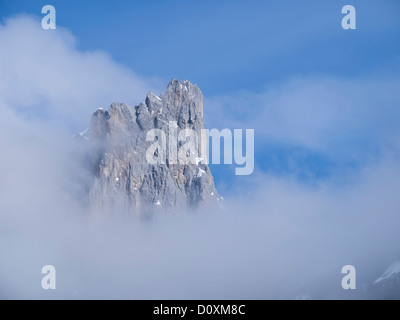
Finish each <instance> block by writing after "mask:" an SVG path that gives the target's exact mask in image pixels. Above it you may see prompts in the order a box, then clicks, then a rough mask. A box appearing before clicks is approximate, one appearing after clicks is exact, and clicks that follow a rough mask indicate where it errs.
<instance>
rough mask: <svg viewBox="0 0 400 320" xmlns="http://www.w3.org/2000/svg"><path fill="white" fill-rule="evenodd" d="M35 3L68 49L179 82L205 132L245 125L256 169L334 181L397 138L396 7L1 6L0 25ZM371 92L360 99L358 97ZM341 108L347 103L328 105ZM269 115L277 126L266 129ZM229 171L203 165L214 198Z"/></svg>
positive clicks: (369, 3) (383, 3) (399, 44)
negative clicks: (191, 92)
mask: <svg viewBox="0 0 400 320" xmlns="http://www.w3.org/2000/svg"><path fill="white" fill-rule="evenodd" d="M45 4H52V5H54V6H55V7H56V10H57V26H59V27H63V28H66V29H68V30H70V32H71V33H72V35H73V36H74V37H75V39H76V41H77V44H76V50H77V51H79V52H92V51H96V50H101V51H103V52H106V53H108V54H109V56H110V57H111V59H112V60H113V61H114V62H116V63H118V64H120V65H122V66H124V67H125V68H127V69H129V70H133V71H134V72H135V74H136V75H137V76H138V77H143V78H146V79H157V83H158V84H160V83H162V84H165V85H166V83H167V82H168V81H169V80H170V79H171V78H179V79H182V80H183V79H189V80H191V81H192V82H194V83H197V84H198V85H199V86H200V88H201V89H202V91H203V93H204V95H205V102H206V103H205V116H206V125H207V126H208V127H217V128H220V129H222V128H224V127H231V128H233V127H238V128H243V129H245V128H255V130H256V168H257V170H260V171H261V172H266V173H270V174H275V175H296V176H297V177H298V178H300V179H301V180H303V181H310V182H313V181H314V182H315V180H319V179H326V178H329V177H332V176H340V175H341V174H343V173H344V172H348V170H354V169H357V168H358V169H359V168H362V167H363V166H364V165H366V164H368V163H371V162H373V161H375V160H376V159H377V158H379V157H382V156H383V154H384V150H386V149H387V148H389V149H390V143H391V142H390V141H388V140H390V137H393V136H396V135H397V133H398V125H397V123H393V119H396V117H397V116H398V115H399V111H398V105H399V104H398V103H399V96H398V95H397V94H396V89H395V88H396V84H397V80H398V77H397V75H398V74H399V73H398V71H399V70H398V69H399V67H398V66H399V61H400V59H399V58H400V57H399V53H400V41H399V40H400V19H399V18H398V17H399V14H400V2H399V1H397V0H380V1H377V0H363V1H359V0H352V1H347V0H346V1H341V0H340V1H339V0H333V1H201V2H200V1H188V0H186V1H181V0H179V1H115V2H111V1H84V2H82V1H75V0H71V1H59V0H53V1H51V2H48V1H32V0H26V1H5V0H1V1H0V17H1V18H2V19H3V21H4V19H5V18H8V17H10V16H13V15H15V14H20V13H28V14H31V15H35V16H37V18H38V19H40V18H41V17H42V16H43V15H42V14H41V8H42V6H43V5H45ZM346 4H352V5H354V6H355V7H356V9H357V30H348V31H345V30H343V29H342V28H341V19H342V17H343V15H342V13H341V8H342V7H343V6H344V5H346ZM320 83H323V84H324V85H320V86H319V84H320ZM332 83H334V85H332V86H331V84H332ZM165 85H163V86H164V87H165ZM381 86H382V88H386V89H384V90H377V95H372V94H371V95H372V96H375V97H377V99H376V100H377V101H375V102H371V101H372V100H373V97H367V95H365V91H364V90H368V91H369V92H372V91H374V89H376V88H380V87H381ZM353 87H354V88H353ZM310 88H315V90H314V91H312V90H310ZM346 88H349V90H348V92H344V91H346ZM368 88H370V89H371V88H372V90H370V89H368ZM149 89H150V88H149ZM320 92H322V93H325V95H324V94H322V93H321V94H319V93H320ZM292 94H293V97H291V95H292ZM380 94H381V95H382V97H381V96H380ZM288 96H289V97H291V99H290V103H292V105H291V106H290V107H289V106H288V103H289V102H288V101H287V100H288V98H287V97H288ZM324 97H330V98H332V99H331V100H329V101H328V102H331V103H330V104H329V103H327V104H325V102H326V101H324ZM386 98H387V99H386ZM371 99H372V100H371ZM336 100H337V101H338V102H335V101H336ZM265 101H268V103H265V104H264V102H265ZM343 101H351V102H350V103H349V105H348V107H347V108H346V109H343V108H340V107H336V105H335V103H343ZM381 101H382V105H380V103H381ZM111 102H112V101H110V103H111ZM127 102H128V103H131V104H133V103H137V102H139V101H127ZM318 103H319V104H321V108H319V109H318V108H317V107H316V106H317V104H318ZM308 104H314V107H315V108H311V109H310V108H309V107H308ZM362 105H366V107H365V108H366V109H362V108H361V107H362ZM279 106H281V107H279ZM302 109H304V110H308V111H307V112H308V113H307V112H306V111H304V113H301V112H299V110H302ZM266 110H267V111H266ZM282 110H283V111H282ZM379 110H381V111H382V112H379ZM310 112H311V114H310ZM347 113H348V115H349V116H351V117H353V118H352V119H354V121H348V120H349V119H343V116H341V115H343V114H347ZM377 113H379V116H378V115H377ZM293 114H296V115H297V118H296V119H293V117H292V115H293ZM314 114H317V115H316V116H314ZM274 117H276V119H278V120H279V121H280V122H279V121H277V122H276V126H277V128H275V129H274V130H272V129H271V130H268V128H267V129H266V128H265V127H266V126H267V125H268V126H269V127H273V126H274V125H275V123H274V122H271V119H273V118H274ZM263 119H264V120H265V121H260V120H263ZM329 119H331V121H328V120H329ZM333 150H334V151H333ZM233 170H234V168H233V167H221V166H214V167H213V171H214V172H215V175H216V180H217V183H219V184H220V188H221V189H223V190H224V189H229V185H231V182H234V181H238V180H237V179H239V178H238V177H234V176H233ZM257 170H256V171H257ZM240 179H246V178H243V177H240ZM248 179H250V178H248ZM242 181H243V180H242Z"/></svg>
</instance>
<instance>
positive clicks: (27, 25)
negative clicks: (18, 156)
mask: <svg viewBox="0 0 400 320" xmlns="http://www.w3.org/2000/svg"><path fill="white" fill-rule="evenodd" d="M0 43H2V48H3V49H2V50H0V84H1V85H0V99H1V100H0V101H1V102H2V103H3V104H5V105H7V107H8V108H11V109H12V110H16V111H18V112H22V113H24V114H25V116H26V115H28V116H29V117H32V116H33V117H36V118H38V119H40V121H43V120H47V121H57V122H58V124H59V125H60V124H61V125H62V124H64V125H65V126H69V127H72V128H74V129H77V128H79V129H81V128H82V127H84V126H87V124H88V123H89V120H90V115H91V113H92V112H94V111H95V110H96V109H97V108H99V107H105V108H107V107H108V106H109V105H110V104H111V103H112V102H114V101H120V102H125V103H128V104H133V105H135V104H137V103H139V102H141V101H142V100H143V99H144V97H145V96H146V93H147V91H148V90H151V89H152V90H157V89H158V88H157V86H158V81H156V80H154V79H146V78H143V77H139V76H138V75H136V74H135V73H134V72H133V71H132V70H130V69H128V68H126V67H124V66H123V65H121V64H118V63H117V62H115V61H114V60H112V58H111V57H110V56H109V55H107V53H105V52H103V51H100V50H97V51H86V52H81V51H79V50H78V49H77V44H76V43H77V41H76V39H75V38H74V36H73V35H72V34H71V33H70V32H69V31H68V30H66V29H63V28H62V27H58V28H57V29H56V30H43V29H42V28H41V23H40V20H39V19H37V18H34V17H31V16H24V15H22V16H18V17H14V18H10V19H7V20H5V22H4V24H3V25H0ZM132 56H134V52H133V53H132Z"/></svg>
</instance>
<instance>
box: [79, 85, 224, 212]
mask: <svg viewBox="0 0 400 320" xmlns="http://www.w3.org/2000/svg"><path fill="white" fill-rule="evenodd" d="M171 122H172V123H176V126H177V130H182V129H192V130H194V131H195V132H196V133H197V135H198V136H199V137H200V135H201V129H204V120H203V96H202V94H201V91H200V89H199V88H198V87H197V86H196V85H193V84H192V83H191V82H190V81H188V80H185V81H183V82H179V81H178V80H177V79H173V80H172V81H171V82H170V83H169V84H168V87H167V90H166V93H165V94H161V95H159V96H158V95H156V94H154V93H152V92H151V91H150V92H149V93H148V94H147V96H146V99H145V102H144V103H140V104H138V105H137V106H129V105H127V104H124V103H113V104H112V105H111V106H110V109H109V110H108V111H106V110H101V109H99V110H97V111H96V112H95V113H94V114H93V116H92V120H91V126H90V128H89V130H88V131H87V132H86V133H85V137H88V139H86V140H85V143H86V144H87V150H88V152H89V153H90V152H91V153H92V155H91V157H92V158H93V159H95V161H91V162H90V163H94V165H93V167H92V172H94V174H93V180H94V181H93V184H92V185H91V186H90V192H89V198H90V203H91V206H92V207H93V208H94V211H95V212H101V213H104V214H106V215H113V214H116V213H118V212H123V213H124V214H126V215H133V216H139V217H146V218H149V217H151V216H153V214H154V213H155V212H158V211H160V210H163V211H168V212H182V211H186V210H188V209H193V208H197V207H199V206H202V205H206V204H211V203H214V204H216V203H217V199H218V196H217V192H216V190H215V187H214V179H213V176H212V174H211V171H210V169H209V167H208V165H206V164H202V163H200V161H196V163H184V164H182V163H176V162H174V161H173V159H171V155H170V154H167V155H166V156H165V158H166V159H165V160H166V161H165V163H157V164H150V163H149V162H148V155H147V156H146V153H147V151H148V148H149V147H150V146H151V145H152V144H154V141H147V138H148V136H147V135H148V133H149V131H150V130H152V129H159V130H161V131H163V132H164V133H165V135H166V136H167V137H168V136H169V134H170V133H171V132H170V130H171V128H170V123H171ZM155 141H157V140H155ZM171 143H172V142H171V140H170V139H169V138H167V141H166V147H167V148H166V150H170V149H169V147H170V144H171ZM175 144H176V147H179V146H182V144H183V143H181V142H178V141H176V142H175ZM92 145H93V146H94V147H91V146H92ZM171 146H172V145H171ZM93 150H94V152H93ZM198 150H200V148H199V149H198ZM190 152H192V150H190ZM159 153H161V151H160V150H159V149H157V150H155V151H154V154H155V155H156V154H159ZM195 157H196V159H200V155H199V154H197V155H195Z"/></svg>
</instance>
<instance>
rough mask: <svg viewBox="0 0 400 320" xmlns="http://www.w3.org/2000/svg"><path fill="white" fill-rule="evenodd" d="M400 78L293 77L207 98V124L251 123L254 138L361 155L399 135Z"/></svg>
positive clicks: (334, 153) (377, 75)
mask: <svg viewBox="0 0 400 320" xmlns="http://www.w3.org/2000/svg"><path fill="white" fill-rule="evenodd" d="M399 85H400V79H399V78H398V77H397V76H390V75H388V74H387V73H386V74H384V73H374V74H372V75H369V76H368V77H366V76H364V77H363V78H353V79H344V78H333V77H329V76H308V77H297V78H294V79H292V80H289V81H286V82H284V83H283V84H281V85H277V86H274V87H272V88H267V89H266V90H265V91H264V92H262V93H255V92H239V93H237V94H234V95H232V96H228V97H227V96H224V97H214V98H211V99H209V100H208V101H207V102H208V109H209V111H210V113H209V114H208V115H207V114H206V117H207V118H208V120H209V121H207V123H208V125H211V126H218V127H225V126H230V127H237V128H241V127H246V128H254V129H255V130H256V136H257V138H258V139H259V140H264V141H273V142H280V143H283V144H287V145H297V146H301V147H306V148H310V149H312V150H316V151H320V152H324V153H326V154H328V155H329V156H331V157H343V156H344V157H346V156H348V158H351V157H352V156H353V157H357V155H355V154H354V153H355V152H361V154H358V156H365V154H362V153H363V152H366V151H369V150H371V147H377V148H386V147H387V146H388V145H389V144H393V143H394V142H395V141H396V139H393V138H394V136H398V135H399V134H400V127H399V126H398V124H397V121H396V119H398V118H399V117H400V109H399V108H398V106H399V104H400V91H399V90H398V87H399Z"/></svg>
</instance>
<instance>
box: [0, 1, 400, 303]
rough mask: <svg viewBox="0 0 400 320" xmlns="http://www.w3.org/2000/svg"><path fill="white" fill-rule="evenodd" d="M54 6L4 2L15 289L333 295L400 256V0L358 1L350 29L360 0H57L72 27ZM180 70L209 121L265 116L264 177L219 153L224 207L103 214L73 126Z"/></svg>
mask: <svg viewBox="0 0 400 320" xmlns="http://www.w3.org/2000/svg"><path fill="white" fill-rule="evenodd" d="M45 4H49V3H47V2H46V3H45V2H43V1H32V0H29V1H18V2H16V1H5V0H0V19H1V24H0V44H1V50H0V111H1V117H0V143H1V147H2V154H3V155H2V157H0V168H2V179H0V188H1V189H0V190H1V195H0V203H1V211H0V252H1V260H0V282H1V285H0V298H1V297H5V298H8V297H41V298H48V297H54V298H60V297H67V298H71V297H79V298H85V297H124V298H132V297H133V298H276V297H288V298H294V297H296V295H297V294H312V295H315V296H316V297H332V296H338V295H340V294H342V293H343V292H342V291H341V287H340V277H341V274H340V270H341V267H342V266H343V265H346V264H354V265H356V266H357V268H358V269H359V272H360V275H361V280H360V281H361V283H363V284H364V285H367V284H368V283H370V281H373V280H375V279H376V278H378V277H379V276H380V275H381V274H382V272H383V271H384V269H385V267H387V266H388V264H390V263H391V262H393V261H394V260H396V259H399V257H400V252H399V247H398V243H399V240H400V239H399V233H398V230H397V229H398V228H397V226H398V225H399V222H400V221H399V214H398V208H399V207H400V203H399V201H400V200H399V198H398V190H399V187H400V186H399V183H400V162H399V160H400V158H399V156H400V142H399V141H400V140H399V139H400V126H399V124H398V119H399V116H400V108H399V104H400V91H399V90H398V88H399V85H400V77H399V61H400V51H399V49H400V47H399V46H400V44H399V36H400V20H399V19H398V17H399V14H400V3H399V2H398V1H397V0H393V1H390V0H387V1H382V0H379V1H373V0H369V1H367V0H363V1H358V0H354V1H352V4H354V5H355V7H356V9H357V30H347V31H345V30H343V29H342V28H341V19H342V17H343V15H342V14H341V8H342V6H343V5H345V4H348V1H329V2H328V1H324V2H321V1H307V5H304V4H302V3H301V2H300V1H242V2H239V1H229V2H228V1H218V2H216V1H201V2H199V1H196V2H195V1H187V0H186V1H168V2H166V1H140V2H139V1H118V4H115V3H113V2H111V1H110V2H105V1H101V2H99V1H96V2H95V1H85V2H84V3H81V2H78V1H57V0H55V1H53V2H52V3H51V4H52V5H54V6H55V7H56V10H57V29H56V30H43V29H42V28H41V18H42V16H43V15H42V14H41V8H42V6H43V5H45ZM174 77H176V78H179V79H181V80H183V79H189V80H191V81H192V82H194V83H197V84H198V85H199V86H200V88H201V89H202V91H203V93H204V96H205V105H204V113H205V118H206V119H205V120H206V126H207V128H214V127H216V128H219V129H223V128H225V127H227V128H242V129H246V128H250V129H255V136H256V148H255V154H256V170H255V172H254V174H253V175H252V176H249V177H235V176H234V167H229V166H228V167H226V166H212V171H213V173H214V175H215V180H216V184H217V189H218V190H219V192H220V193H221V194H222V195H224V196H225V198H226V211H225V213H224V214H222V215H220V214H216V215H209V214H204V215H198V216H193V217H181V218H173V219H171V220H169V219H166V220H161V221H157V223H155V224H154V225H150V226H141V225H139V226H138V225H135V226H132V225H130V224H127V225H125V226H123V227H122V226H120V225H119V223H120V222H115V221H112V222H111V223H108V222H109V221H108V222H106V223H104V222H98V223H95V224H93V222H92V221H90V220H88V219H86V218H83V217H85V212H84V208H82V206H81V205H80V204H79V203H78V202H77V201H76V199H75V198H74V195H76V194H80V193H82V192H83V191H82V190H81V189H80V185H79V181H80V180H79V179H84V177H82V176H81V175H83V174H84V173H83V172H82V171H80V170H79V168H77V167H76V166H75V164H74V161H73V160H72V159H71V158H70V156H71V153H70V151H71V148H73V146H71V137H72V135H73V134H74V133H76V132H78V130H79V131H83V130H84V129H86V128H87V126H88V124H89V121H90V116H91V114H92V113H93V111H95V110H96V109H97V108H99V107H103V108H107V107H108V106H109V105H110V104H111V103H112V102H114V101H120V102H125V103H128V104H131V105H135V104H137V103H139V102H141V101H143V100H144V98H145V96H146V93H147V91H149V90H153V91H155V92H156V93H159V92H162V91H163V90H165V88H166V86H167V83H168V81H169V80H170V79H171V78H174ZM77 176H79V179H76V177H77ZM82 216H83V217H82ZM45 264H54V265H55V266H56V267H57V270H58V274H59V278H58V279H59V280H58V281H59V284H60V286H59V289H58V291H56V292H52V293H48V292H44V291H43V290H42V289H41V287H40V280H41V274H40V270H41V267H42V266H43V265H45ZM38 270H39V272H38ZM326 276H327V278H326ZM320 277H325V278H324V279H325V280H326V279H328V280H326V281H327V282H326V287H324V288H325V289H326V290H325V289H324V290H322V289H321V290H322V292H320V291H318V289H316V288H315V287H314V284H315V283H318V282H319V279H321V278H320ZM332 277H333V278H332ZM305 283H306V284H307V285H306V286H305ZM310 292H311V293H310ZM49 294H50V295H49ZM350 297H352V298H355V297H357V295H353V296H350Z"/></svg>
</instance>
